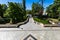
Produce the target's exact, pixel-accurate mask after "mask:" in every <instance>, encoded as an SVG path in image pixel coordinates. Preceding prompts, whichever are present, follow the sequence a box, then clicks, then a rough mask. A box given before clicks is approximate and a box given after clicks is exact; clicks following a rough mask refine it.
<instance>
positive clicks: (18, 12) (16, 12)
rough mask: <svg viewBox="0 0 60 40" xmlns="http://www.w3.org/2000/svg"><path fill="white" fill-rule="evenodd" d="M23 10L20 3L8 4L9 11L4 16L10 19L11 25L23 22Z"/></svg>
mask: <svg viewBox="0 0 60 40" xmlns="http://www.w3.org/2000/svg"><path fill="white" fill-rule="evenodd" d="M22 8H23V7H22V6H21V4H19V3H13V2H8V9H7V10H6V13H5V15H4V16H5V17H8V18H10V23H14V22H16V21H18V22H20V21H23V20H24V19H25V18H24V16H25V15H24V13H23V9H22Z"/></svg>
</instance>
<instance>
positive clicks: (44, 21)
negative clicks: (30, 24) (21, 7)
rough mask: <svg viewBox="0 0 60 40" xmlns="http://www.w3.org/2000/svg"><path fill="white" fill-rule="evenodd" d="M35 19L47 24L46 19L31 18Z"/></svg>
mask: <svg viewBox="0 0 60 40" xmlns="http://www.w3.org/2000/svg"><path fill="white" fill-rule="evenodd" d="M33 19H34V20H35V21H37V22H40V23H43V24H49V22H48V20H45V19H44V20H43V19H38V18H33Z"/></svg>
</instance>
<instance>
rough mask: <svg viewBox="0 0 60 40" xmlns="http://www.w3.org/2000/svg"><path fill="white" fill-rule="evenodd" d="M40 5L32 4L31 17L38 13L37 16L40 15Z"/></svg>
mask: <svg viewBox="0 0 60 40" xmlns="http://www.w3.org/2000/svg"><path fill="white" fill-rule="evenodd" d="M42 9H43V7H42V5H40V4H39V3H33V4H32V12H33V15H34V14H36V13H38V14H42Z"/></svg>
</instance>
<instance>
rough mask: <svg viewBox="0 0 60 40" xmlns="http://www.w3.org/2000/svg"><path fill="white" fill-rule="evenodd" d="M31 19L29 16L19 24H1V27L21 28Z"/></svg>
mask: <svg viewBox="0 0 60 40" xmlns="http://www.w3.org/2000/svg"><path fill="white" fill-rule="evenodd" d="M28 21H29V18H27V19H26V20H25V21H24V22H20V23H17V24H0V28H19V26H21V25H23V24H26V23H27V22H28Z"/></svg>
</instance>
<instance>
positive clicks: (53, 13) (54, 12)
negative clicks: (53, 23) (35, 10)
mask: <svg viewBox="0 0 60 40" xmlns="http://www.w3.org/2000/svg"><path fill="white" fill-rule="evenodd" d="M59 7H60V0H55V1H54V3H53V4H51V5H50V6H49V7H47V10H46V12H47V13H48V16H49V17H52V18H58V17H59V13H60V11H58V10H60V9H59Z"/></svg>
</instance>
